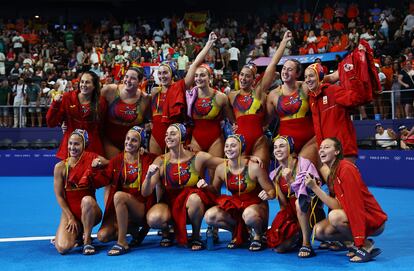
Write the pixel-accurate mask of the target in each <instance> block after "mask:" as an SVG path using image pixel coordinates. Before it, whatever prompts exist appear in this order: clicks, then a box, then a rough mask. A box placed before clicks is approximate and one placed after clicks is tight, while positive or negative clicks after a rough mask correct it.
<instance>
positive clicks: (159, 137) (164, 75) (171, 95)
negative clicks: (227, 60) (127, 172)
mask: <svg viewBox="0 0 414 271" xmlns="http://www.w3.org/2000/svg"><path fill="white" fill-rule="evenodd" d="M216 39H217V36H216V34H215V33H214V32H211V33H210V35H209V38H208V41H207V43H206V45H205V46H204V48H203V49H202V50H201V51H200V53H199V54H198V55H197V57H196V58H195V60H194V62H193V63H192V64H191V66H190V68H189V69H188V71H187V74H186V76H185V78H184V79H181V80H179V81H177V82H173V81H172V79H173V73H172V69H171V67H170V66H169V65H168V64H161V65H160V67H159V69H158V79H159V81H160V85H161V86H160V87H155V88H153V89H152V91H151V111H152V129H151V138H150V143H149V150H150V152H151V153H154V154H162V153H163V152H164V151H165V141H164V137H165V132H166V130H167V128H168V126H169V125H170V124H172V123H175V122H182V121H183V120H184V118H185V111H186V106H185V105H186V104H185V91H186V89H189V88H190V87H191V86H192V84H193V83H194V75H195V72H196V69H197V67H198V66H200V64H201V63H202V62H203V60H204V58H205V56H206V55H207V53H208V51H209V50H210V48H211V47H212V46H213V44H214V42H215V41H216Z"/></svg>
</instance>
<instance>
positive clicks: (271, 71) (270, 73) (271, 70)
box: [257, 30, 292, 97]
mask: <svg viewBox="0 0 414 271" xmlns="http://www.w3.org/2000/svg"><path fill="white" fill-rule="evenodd" d="M291 39H292V32H290V31H289V30H288V31H286V32H285V34H284V35H283V39H282V41H281V42H280V45H279V47H278V48H277V50H276V53H275V54H274V56H273V57H272V60H271V61H270V63H269V65H268V66H267V68H266V70H265V72H264V75H263V78H262V80H261V83H260V84H259V85H258V89H257V91H258V95H259V97H262V96H261V95H262V93H263V92H265V91H267V89H268V88H269V87H270V85H271V84H272V81H273V79H274V75H275V72H276V65H277V63H279V61H280V59H281V58H282V56H283V52H284V51H285V48H286V44H287V43H288V41H290V40H291Z"/></svg>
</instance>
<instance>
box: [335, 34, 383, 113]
mask: <svg viewBox="0 0 414 271" xmlns="http://www.w3.org/2000/svg"><path fill="white" fill-rule="evenodd" d="M359 43H360V44H361V45H363V46H364V47H365V48H366V52H365V51H361V50H359V49H358V48H356V49H355V50H354V51H352V53H350V54H349V55H348V56H347V57H345V58H344V59H343V60H342V61H341V63H340V64H339V65H338V72H339V80H340V84H341V85H342V86H343V87H344V88H346V89H351V88H353V89H354V90H355V91H359V92H361V93H362V94H364V99H363V100H362V101H361V104H360V105H362V104H366V103H369V102H372V101H373V98H374V96H377V95H379V94H380V93H381V91H382V89H381V84H380V81H379V77H378V72H377V70H376V68H375V63H374V52H373V51H372V49H371V47H370V46H369V44H368V42H367V41H365V40H363V39H361V40H360V42H359ZM350 67H352V68H350ZM352 78H357V79H358V80H359V81H361V82H362V85H361V86H362V88H361V89H355V86H352V81H351V79H352Z"/></svg>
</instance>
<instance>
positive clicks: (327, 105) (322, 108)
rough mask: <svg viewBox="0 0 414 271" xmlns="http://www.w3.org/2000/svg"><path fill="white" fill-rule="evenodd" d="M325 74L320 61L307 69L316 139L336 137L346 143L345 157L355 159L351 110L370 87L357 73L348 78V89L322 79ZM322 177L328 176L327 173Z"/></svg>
mask: <svg viewBox="0 0 414 271" xmlns="http://www.w3.org/2000/svg"><path fill="white" fill-rule="evenodd" d="M324 75H325V74H324V72H323V67H322V65H321V64H319V63H314V64H311V65H309V66H308V67H307V68H306V70H305V84H306V87H307V88H308V89H309V96H310V98H309V102H310V105H311V111H312V119H313V126H314V130H315V134H316V141H317V143H318V146H320V144H321V143H322V141H323V140H324V139H325V138H328V137H337V138H338V139H339V141H340V142H341V144H342V146H343V154H344V156H345V158H346V159H348V160H350V161H352V162H355V160H356V158H357V154H358V147H357V141H356V132H355V127H354V125H353V123H352V121H351V117H350V110H351V109H352V108H354V107H355V106H356V105H359V104H361V102H362V101H364V99H365V96H366V92H371V90H365V89H364V87H363V84H362V81H361V80H359V79H358V78H357V77H352V78H349V82H348V85H349V89H346V88H345V87H343V86H340V85H336V84H330V83H323V79H324ZM323 177H324V178H325V177H326V176H325V174H323Z"/></svg>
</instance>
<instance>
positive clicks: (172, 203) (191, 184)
mask: <svg viewBox="0 0 414 271" xmlns="http://www.w3.org/2000/svg"><path fill="white" fill-rule="evenodd" d="M185 137H186V129H185V127H184V125H182V124H171V125H170V126H169V127H168V129H167V133H166V135H165V143H166V145H167V147H168V149H169V151H168V152H167V153H166V154H165V155H162V156H159V157H158V158H157V159H156V160H155V161H154V163H153V164H152V165H151V166H150V167H149V169H148V173H147V176H146V179H145V182H144V183H143V186H142V195H143V196H144V197H148V196H149V195H151V194H152V193H153V191H154V189H155V187H156V186H159V187H162V189H163V190H164V195H163V199H162V200H161V202H159V203H157V204H155V205H154V206H153V207H152V208H151V209H150V210H149V211H148V213H147V222H148V225H149V226H150V227H152V228H158V229H162V230H163V237H162V239H161V243H160V245H161V246H163V247H169V246H171V245H172V241H173V240H172V238H171V236H170V235H169V234H168V227H169V225H170V224H171V223H173V225H174V232H175V235H176V239H177V242H178V244H179V245H187V230H186V222H187V221H188V222H190V223H191V225H192V237H191V240H190V241H189V247H190V249H191V250H193V251H195V250H201V249H204V248H205V245H204V244H203V242H201V240H200V227H201V221H202V219H203V215H204V212H205V210H206V209H207V208H209V207H211V206H213V205H214V204H215V196H214V195H213V194H212V193H211V192H209V191H207V190H203V189H199V188H197V183H198V181H199V176H200V175H201V174H202V173H203V172H204V169H205V168H209V169H214V168H215V167H216V166H217V165H218V164H219V163H221V162H223V159H222V158H217V157H213V156H211V155H210V154H208V153H206V152H198V153H194V152H191V151H188V150H185V149H184V145H183V142H184V141H185Z"/></svg>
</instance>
